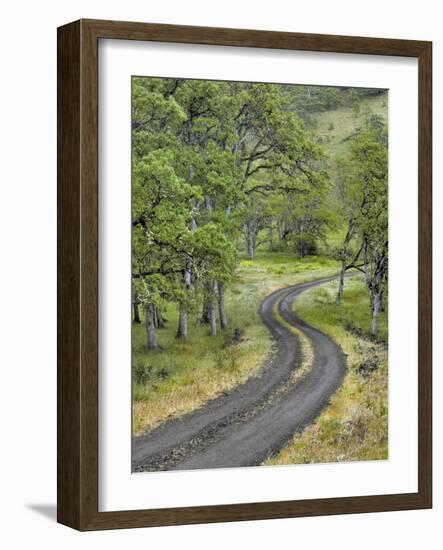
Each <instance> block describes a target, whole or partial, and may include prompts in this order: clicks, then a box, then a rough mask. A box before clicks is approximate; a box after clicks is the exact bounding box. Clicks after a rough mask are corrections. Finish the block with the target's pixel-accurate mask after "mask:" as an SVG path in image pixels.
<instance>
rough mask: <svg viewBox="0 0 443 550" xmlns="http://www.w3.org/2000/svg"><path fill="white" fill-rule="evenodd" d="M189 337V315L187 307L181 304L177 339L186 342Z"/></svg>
mask: <svg viewBox="0 0 443 550" xmlns="http://www.w3.org/2000/svg"><path fill="white" fill-rule="evenodd" d="M187 337H188V313H187V311H186V307H185V305H184V304H183V303H182V304H180V310H179V313H178V328H177V335H176V338H178V339H179V340H186V338H187Z"/></svg>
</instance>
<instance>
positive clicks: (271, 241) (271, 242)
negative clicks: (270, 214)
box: [269, 222, 274, 252]
mask: <svg viewBox="0 0 443 550" xmlns="http://www.w3.org/2000/svg"><path fill="white" fill-rule="evenodd" d="M269 252H274V228H273V226H272V222H271V225H270V226H269Z"/></svg>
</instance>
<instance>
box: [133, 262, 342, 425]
mask: <svg viewBox="0 0 443 550" xmlns="http://www.w3.org/2000/svg"><path fill="white" fill-rule="evenodd" d="M337 271H338V264H337V262H336V261H334V260H331V259H330V258H324V257H317V256H315V257H314V256H313V257H306V258H303V259H297V258H296V257H294V256H291V255H290V254H285V253H279V252H265V251H259V252H258V253H257V258H256V259H255V260H254V261H253V262H251V261H249V260H246V259H244V260H241V261H240V265H239V267H238V269H237V273H236V279H235V282H234V284H233V285H232V287H231V288H230V289H229V290H228V291H227V293H226V310H227V314H228V318H229V323H230V324H229V328H228V329H227V330H226V331H224V332H219V334H218V335H217V336H216V337H211V336H210V335H209V331H208V328H207V327H206V326H201V325H199V324H198V323H197V317H198V313H197V312H196V313H194V314H191V315H190V318H189V321H188V324H189V326H188V333H189V336H188V340H187V341H186V342H182V341H178V340H176V338H175V333H176V329H177V317H178V312H177V306H176V305H175V304H168V305H167V307H166V309H165V310H164V316H165V318H166V319H167V320H168V322H167V323H166V328H164V329H160V330H158V340H159V344H160V348H161V349H159V350H158V351H154V352H153V351H149V352H148V351H147V350H146V348H145V329H144V325H143V324H141V325H133V336H132V338H133V340H132V342H133V344H132V347H133V367H134V368H133V375H134V382H133V432H134V433H135V434H140V433H142V432H143V431H144V430H146V429H149V428H153V427H154V426H156V425H158V424H159V423H161V422H163V421H164V420H166V419H168V418H172V417H176V416H180V415H182V414H185V413H186V412H189V411H192V410H194V409H196V408H199V407H201V406H202V405H204V404H205V403H206V402H207V401H208V400H210V399H213V398H214V397H216V396H217V395H220V394H221V393H222V392H225V391H229V390H230V389H232V388H233V387H234V386H236V385H238V384H240V383H242V382H244V381H245V380H246V379H247V378H248V377H250V376H252V375H254V374H255V373H257V372H258V370H259V369H260V367H261V366H262V364H263V361H264V360H265V358H266V357H267V355H268V353H269V352H270V350H271V346H272V341H271V338H270V335H269V333H268V331H267V330H266V328H265V327H264V325H263V324H262V322H261V320H260V318H259V315H258V307H259V304H260V302H261V300H262V299H263V298H264V297H265V296H266V295H267V294H269V293H270V292H272V291H273V290H275V289H277V288H280V287H283V286H287V285H292V284H297V283H301V282H305V281H309V280H312V279H313V278H318V277H322V276H328V275H331V274H334V273H336V272H337ZM236 328H238V329H240V331H241V333H242V340H241V342H240V343H239V344H236V345H226V343H227V342H229V340H230V339H231V337H232V335H233V332H234V330H235V329H236Z"/></svg>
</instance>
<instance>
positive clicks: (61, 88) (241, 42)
mask: <svg viewBox="0 0 443 550" xmlns="http://www.w3.org/2000/svg"><path fill="white" fill-rule="evenodd" d="M103 38H109V39H121V40H148V41H161V42H174V43H187V44H208V45H219V46H240V47H254V48H273V49H286V50H304V51H312V52H315V51H318V52H336V53H358V54H372V55H394V56H406V57H417V58H418V59H419V144H418V147H419V174H418V179H419V204H418V207H419V251H418V254H419V361H418V364H419V389H418V390H419V411H418V414H419V441H418V448H419V472H418V474H419V488H418V489H419V490H418V492H417V493H411V494H399V495H377V496H363V497H349V498H336V499H316V500H299V501H283V502H267V503H247V504H233V505H221V506H199V507H186V508H168V509H161V510H135V511H119V512H99V511H98V124H97V115H98V41H99V40H100V39H103ZM431 72H432V49H431V43H429V42H422V41H409V40H393V39H379V38H364V37H343V36H329V35H310V34H298V33H283V32H269V31H257V30H239V29H217V28H206V27H182V26H176V25H157V24H147V23H130V22H118V21H96V20H81V21H77V22H74V23H70V24H68V25H65V26H63V27H60V28H59V29H58V166H57V175H58V455H57V461H58V480H57V484H58V521H59V522H60V523H63V524H65V525H68V526H70V527H73V528H76V529H79V530H94V529H115V528H128V527H147V526H159V525H177V524H185V523H209V522H222V521H245V520H253V519H272V518H285V517H298V516H315V515H330V514H347V513H362V512H375V511H389V510H407V509H418V508H429V507H431V506H432V496H431V495H432V439H431V437H432V429H431V425H432V424H431V422H432V418H431V411H432V390H431V388H432V382H431V380H432V372H431V351H432V347H431V344H432V340H431V338H432V336H431V334H432V330H431V311H432V309H431V300H432V290H431V288H432V278H431V277H432V275H431V273H432V269H431V267H432V259H431V245H432V234H431V206H432V192H431V182H432V173H431V166H432V163H431V161H432V153H431V150H432V126H431V123H432V96H431V89H432V86H431Z"/></svg>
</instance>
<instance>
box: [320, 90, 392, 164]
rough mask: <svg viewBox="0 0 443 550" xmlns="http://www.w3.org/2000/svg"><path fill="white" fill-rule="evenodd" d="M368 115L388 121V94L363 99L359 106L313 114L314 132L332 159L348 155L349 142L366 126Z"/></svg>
mask: <svg viewBox="0 0 443 550" xmlns="http://www.w3.org/2000/svg"><path fill="white" fill-rule="evenodd" d="M368 113H373V114H375V115H378V116H380V117H383V118H384V119H385V120H387V119H388V92H387V91H386V92H383V93H381V94H380V95H376V96H367V97H362V98H361V100H360V102H359V103H358V104H357V106H354V107H352V106H345V107H338V108H337V109H334V110H330V111H329V110H328V111H321V112H316V113H312V115H313V116H312V119H311V125H312V128H311V130H312V132H313V133H314V134H315V135H316V136H317V137H318V139H319V142H320V143H321V145H322V147H323V148H324V149H325V151H326V152H327V153H328V154H329V156H330V157H331V158H337V157H339V156H344V155H346V152H347V146H348V140H349V138H350V137H352V136H353V135H355V134H356V132H358V130H359V129H360V128H362V127H364V125H365V120H366V117H367V115H368Z"/></svg>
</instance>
